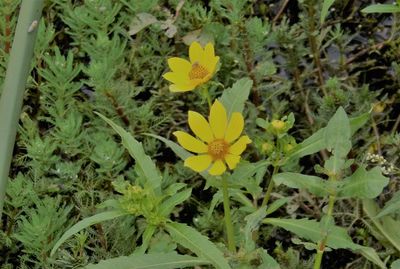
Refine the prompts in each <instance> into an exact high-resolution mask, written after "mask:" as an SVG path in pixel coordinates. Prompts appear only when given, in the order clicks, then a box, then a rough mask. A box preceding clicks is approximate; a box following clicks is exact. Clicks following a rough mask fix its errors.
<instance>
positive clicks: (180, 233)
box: [165, 222, 231, 269]
mask: <svg viewBox="0 0 400 269" xmlns="http://www.w3.org/2000/svg"><path fill="white" fill-rule="evenodd" d="M165 228H166V230H167V231H168V233H169V234H170V235H171V237H172V238H173V239H174V240H175V241H176V242H177V243H178V244H181V245H182V246H184V247H186V248H188V249H190V250H191V251H193V252H194V253H196V254H197V256H199V257H202V258H205V259H207V260H208V261H210V262H211V263H212V264H213V265H214V266H215V267H216V268H217V269H230V268H231V267H230V266H229V264H228V262H227V261H226V259H225V258H224V255H223V253H222V252H221V251H220V250H219V249H218V248H217V247H216V246H215V245H214V243H212V242H211V241H210V240H209V239H208V238H207V237H205V236H204V235H202V234H201V233H199V232H198V231H197V230H195V229H193V228H192V227H189V226H187V225H185V224H182V223H176V222H172V223H167V224H166V225H165Z"/></svg>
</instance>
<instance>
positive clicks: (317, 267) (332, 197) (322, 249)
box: [313, 176, 336, 269]
mask: <svg viewBox="0 0 400 269" xmlns="http://www.w3.org/2000/svg"><path fill="white" fill-rule="evenodd" d="M329 179H330V181H336V178H335V177H334V176H333V177H330V178H329ZM335 200H336V193H331V194H330V195H329V203H328V212H326V215H327V216H328V219H331V218H332V214H333V207H334V205H335ZM328 225H329V221H327V222H326V224H325V225H324V227H323V228H322V229H323V232H324V237H323V238H322V240H321V241H320V242H319V243H318V247H317V255H316V256H315V260H314V267H313V269H320V268H321V262H322V256H323V255H324V252H325V246H326V242H327V241H328V233H329V231H328Z"/></svg>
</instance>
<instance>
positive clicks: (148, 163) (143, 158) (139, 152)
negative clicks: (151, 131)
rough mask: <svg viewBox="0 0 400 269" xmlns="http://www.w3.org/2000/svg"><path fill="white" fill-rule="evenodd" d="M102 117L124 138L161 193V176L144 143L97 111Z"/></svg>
mask: <svg viewBox="0 0 400 269" xmlns="http://www.w3.org/2000/svg"><path fill="white" fill-rule="evenodd" d="M95 113H96V114H97V115H98V116H99V117H100V118H102V119H103V120H104V121H105V122H107V123H108V124H109V125H110V126H111V127H112V128H113V129H114V131H115V132H117V133H118V134H119V136H120V137H121V139H122V145H123V146H124V147H125V148H126V149H127V150H128V152H129V154H130V155H131V156H132V158H134V159H135V161H136V164H137V165H138V166H139V167H140V169H141V170H142V171H143V174H144V176H145V177H146V179H147V182H148V184H149V186H151V188H152V189H153V190H154V193H155V194H156V195H161V176H160V175H159V173H158V170H157V167H156V165H155V163H154V162H153V161H152V160H151V158H150V157H149V156H148V155H146V153H145V152H144V149H143V145H142V143H140V142H139V141H137V140H136V139H135V138H133V136H132V135H131V134H130V133H128V132H127V131H125V130H124V129H123V128H122V127H120V126H118V125H117V124H115V123H114V122H113V121H112V120H110V119H108V118H107V117H105V116H103V115H102V114H100V113H97V112H95Z"/></svg>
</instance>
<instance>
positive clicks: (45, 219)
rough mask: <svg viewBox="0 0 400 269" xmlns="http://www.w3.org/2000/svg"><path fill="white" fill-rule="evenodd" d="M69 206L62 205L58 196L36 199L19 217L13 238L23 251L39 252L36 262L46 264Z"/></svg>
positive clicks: (66, 216) (66, 218)
mask: <svg viewBox="0 0 400 269" xmlns="http://www.w3.org/2000/svg"><path fill="white" fill-rule="evenodd" d="M71 208H72V207H71V206H65V205H62V204H61V201H60V197H58V198H57V199H55V198H51V197H46V198H44V199H42V200H37V201H36V202H35V208H32V209H31V210H29V211H26V212H25V213H26V216H25V215H24V216H20V217H19V219H18V230H17V231H16V232H15V234H14V238H15V239H16V240H18V241H19V242H21V243H22V244H23V245H24V250H25V253H28V254H36V253H41V255H40V256H38V257H37V258H38V259H39V260H38V261H36V262H40V263H45V264H46V263H47V261H46V260H47V259H48V257H49V252H50V250H51V248H52V247H53V244H54V242H55V240H56V239H57V238H58V237H59V235H60V230H61V229H62V228H63V227H64V226H65V224H66V223H67V220H68V214H69V212H70V211H71Z"/></svg>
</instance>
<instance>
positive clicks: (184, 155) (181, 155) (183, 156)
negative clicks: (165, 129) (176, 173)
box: [146, 134, 193, 160]
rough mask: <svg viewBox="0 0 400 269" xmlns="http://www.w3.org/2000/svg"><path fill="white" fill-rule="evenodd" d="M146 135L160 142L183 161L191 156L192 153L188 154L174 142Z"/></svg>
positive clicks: (157, 136) (153, 135)
mask: <svg viewBox="0 0 400 269" xmlns="http://www.w3.org/2000/svg"><path fill="white" fill-rule="evenodd" d="M146 135H148V136H151V137H154V138H157V139H158V140H161V141H162V142H164V143H165V144H166V145H167V146H168V147H169V148H170V149H172V151H173V152H175V154H176V155H178V157H179V158H181V159H182V160H185V159H187V158H189V157H190V156H193V154H192V153H190V152H189V151H187V150H186V149H184V148H182V147H181V146H179V145H178V144H177V143H175V142H174V141H171V140H169V139H166V138H164V137H162V136H159V135H155V134H146Z"/></svg>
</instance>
